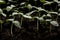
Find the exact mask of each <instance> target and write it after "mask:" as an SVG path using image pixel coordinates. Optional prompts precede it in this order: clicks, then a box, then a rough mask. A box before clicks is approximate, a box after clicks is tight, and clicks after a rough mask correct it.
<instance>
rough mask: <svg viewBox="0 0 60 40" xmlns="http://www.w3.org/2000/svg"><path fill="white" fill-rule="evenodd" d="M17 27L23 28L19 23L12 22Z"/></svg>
mask: <svg viewBox="0 0 60 40" xmlns="http://www.w3.org/2000/svg"><path fill="white" fill-rule="evenodd" d="M12 23H13V24H14V25H15V26H16V27H18V28H21V25H20V22H19V21H13V22H12Z"/></svg>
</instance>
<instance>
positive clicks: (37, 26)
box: [37, 20, 39, 31]
mask: <svg viewBox="0 0 60 40" xmlns="http://www.w3.org/2000/svg"><path fill="white" fill-rule="evenodd" d="M38 28H39V27H38V20H37V31H38Z"/></svg>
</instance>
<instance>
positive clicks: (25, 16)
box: [22, 15, 32, 19]
mask: <svg viewBox="0 0 60 40" xmlns="http://www.w3.org/2000/svg"><path fill="white" fill-rule="evenodd" d="M22 16H23V17H24V18H29V19H32V17H31V16H27V15H22Z"/></svg>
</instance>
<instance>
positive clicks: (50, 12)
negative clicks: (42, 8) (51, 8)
mask: <svg viewBox="0 0 60 40" xmlns="http://www.w3.org/2000/svg"><path fill="white" fill-rule="evenodd" d="M49 14H56V15H58V12H49Z"/></svg>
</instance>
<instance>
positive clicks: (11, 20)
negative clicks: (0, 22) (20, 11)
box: [6, 19, 14, 21]
mask: <svg viewBox="0 0 60 40" xmlns="http://www.w3.org/2000/svg"><path fill="white" fill-rule="evenodd" d="M6 21H14V19H7V20H6Z"/></svg>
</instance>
